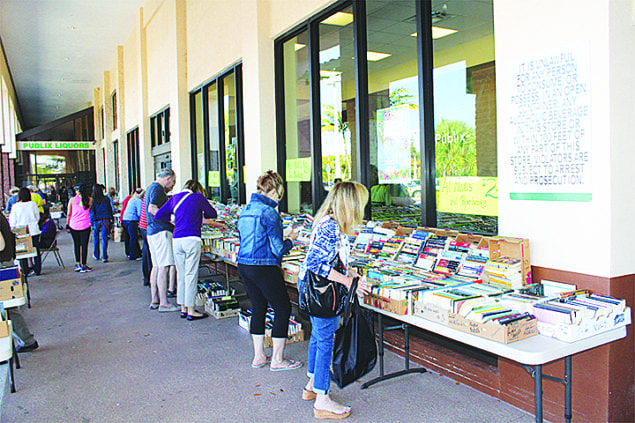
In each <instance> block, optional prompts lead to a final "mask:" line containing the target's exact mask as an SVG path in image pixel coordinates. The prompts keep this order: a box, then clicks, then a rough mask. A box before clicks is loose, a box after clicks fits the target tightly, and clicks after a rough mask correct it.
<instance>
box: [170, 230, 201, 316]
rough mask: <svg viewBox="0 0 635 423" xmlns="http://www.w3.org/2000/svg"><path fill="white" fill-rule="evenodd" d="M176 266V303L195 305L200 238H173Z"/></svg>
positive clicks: (186, 305) (188, 305)
mask: <svg viewBox="0 0 635 423" xmlns="http://www.w3.org/2000/svg"><path fill="white" fill-rule="evenodd" d="M172 246H173V247H174V262H175V264H176V278H177V285H176V302H177V304H179V305H182V306H185V307H194V306H195V305H196V293H197V284H198V265H199V263H200V261H201V238H199V237H197V236H187V237H185V238H173V239H172Z"/></svg>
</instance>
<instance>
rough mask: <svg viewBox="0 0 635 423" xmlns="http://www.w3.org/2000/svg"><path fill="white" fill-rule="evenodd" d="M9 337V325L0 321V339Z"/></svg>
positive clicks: (4, 321)
mask: <svg viewBox="0 0 635 423" xmlns="http://www.w3.org/2000/svg"><path fill="white" fill-rule="evenodd" d="M7 336H9V324H8V323H7V321H6V320H0V338H6V337H7Z"/></svg>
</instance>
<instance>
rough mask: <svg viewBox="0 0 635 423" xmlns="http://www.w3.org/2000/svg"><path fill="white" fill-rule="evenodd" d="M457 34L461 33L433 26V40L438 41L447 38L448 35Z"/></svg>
mask: <svg viewBox="0 0 635 423" xmlns="http://www.w3.org/2000/svg"><path fill="white" fill-rule="evenodd" d="M456 32H459V31H457V30H456V29H450V28H441V27H440V26H433V27H432V39H433V40H438V39H439V38H443V37H447V36H448V35H452V34H454V33H456Z"/></svg>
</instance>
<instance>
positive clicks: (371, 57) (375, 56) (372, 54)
mask: <svg viewBox="0 0 635 423" xmlns="http://www.w3.org/2000/svg"><path fill="white" fill-rule="evenodd" d="M390 56H392V54H388V53H378V52H376V51H369V52H367V53H366V59H367V60H368V61H369V62H377V61H379V60H381V59H385V58H386V57H390Z"/></svg>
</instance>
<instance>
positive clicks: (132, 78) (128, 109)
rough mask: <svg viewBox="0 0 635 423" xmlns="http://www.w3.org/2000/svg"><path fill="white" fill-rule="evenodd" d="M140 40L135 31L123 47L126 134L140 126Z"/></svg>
mask: <svg viewBox="0 0 635 423" xmlns="http://www.w3.org/2000/svg"><path fill="white" fill-rule="evenodd" d="M138 57H139V40H138V34H137V31H133V32H132V33H131V34H130V37H128V39H127V40H126V44H124V47H123V63H124V67H123V78H124V81H125V82H126V83H125V85H124V96H123V97H124V98H125V116H124V117H125V123H126V127H125V128H124V130H125V131H124V132H125V133H128V132H129V131H130V130H131V129H132V128H134V127H135V126H137V125H138V124H139V106H138V102H139V78H138V77H137V76H138V73H139V61H138V60H137V58H138Z"/></svg>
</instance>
